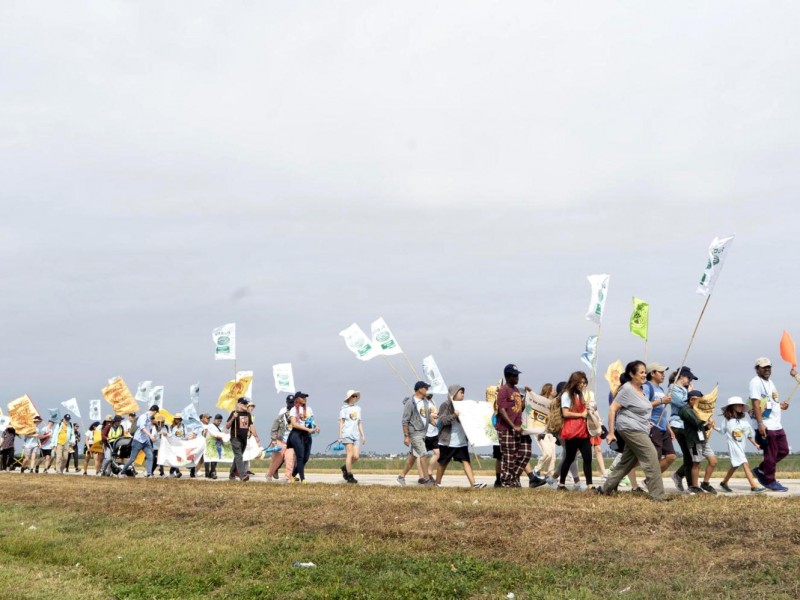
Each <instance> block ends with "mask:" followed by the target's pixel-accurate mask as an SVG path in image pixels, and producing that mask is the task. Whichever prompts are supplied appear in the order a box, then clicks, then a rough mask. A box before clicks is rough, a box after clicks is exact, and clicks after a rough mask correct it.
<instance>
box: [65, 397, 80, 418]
mask: <svg viewBox="0 0 800 600" xmlns="http://www.w3.org/2000/svg"><path fill="white" fill-rule="evenodd" d="M61 406H63V407H64V408H65V409H67V411H68V412H71V413H72V414H73V415H75V416H76V417H78V418H79V419H80V418H81V409H80V408H78V399H77V398H70V399H69V400H65V401H64V402H62V403H61Z"/></svg>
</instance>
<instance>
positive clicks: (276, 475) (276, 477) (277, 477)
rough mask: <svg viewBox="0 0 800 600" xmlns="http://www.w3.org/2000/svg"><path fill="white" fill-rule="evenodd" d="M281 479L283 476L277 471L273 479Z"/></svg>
mask: <svg viewBox="0 0 800 600" xmlns="http://www.w3.org/2000/svg"><path fill="white" fill-rule="evenodd" d="M280 477H281V476H280V475H278V472H277V471H275V474H274V475H273V476H272V478H273V479H280ZM214 479H216V477H215V478H214Z"/></svg>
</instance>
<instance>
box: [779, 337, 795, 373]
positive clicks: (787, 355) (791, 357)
mask: <svg viewBox="0 0 800 600" xmlns="http://www.w3.org/2000/svg"><path fill="white" fill-rule="evenodd" d="M781 358H782V359H783V360H785V361H786V362H787V363H789V364H790V365H792V368H795V367H796V366H797V351H796V350H795V348H794V340H793V339H792V336H790V335H789V332H788V331H786V330H784V332H783V335H782V336H781Z"/></svg>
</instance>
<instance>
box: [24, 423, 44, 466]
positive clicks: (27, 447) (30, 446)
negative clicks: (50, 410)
mask: <svg viewBox="0 0 800 600" xmlns="http://www.w3.org/2000/svg"><path fill="white" fill-rule="evenodd" d="M41 422H42V417H40V416H39V415H36V416H35V417H33V425H34V430H33V433H30V434H28V435H26V436H25V437H23V438H22V467H21V468H20V470H19V472H20V474H22V473H24V472H25V470H26V469H27V470H28V471H30V472H31V473H33V469H34V467H35V466H36V455H37V454H38V453H39V445H40V442H39V430H38V429H36V428H38V427H39V424H40V423H41Z"/></svg>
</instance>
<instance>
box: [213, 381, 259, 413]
mask: <svg viewBox="0 0 800 600" xmlns="http://www.w3.org/2000/svg"><path fill="white" fill-rule="evenodd" d="M252 380H253V378H252V377H242V378H241V379H239V380H238V381H229V382H228V383H226V384H225V387H224V388H223V390H222V393H221V394H220V395H219V400H217V408H221V409H223V410H227V411H228V412H230V411H232V410H233V409H234V408H236V401H237V400H238V399H239V398H244V393H245V392H246V391H247V388H248V386H249V385H250V382H251V381H252Z"/></svg>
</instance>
